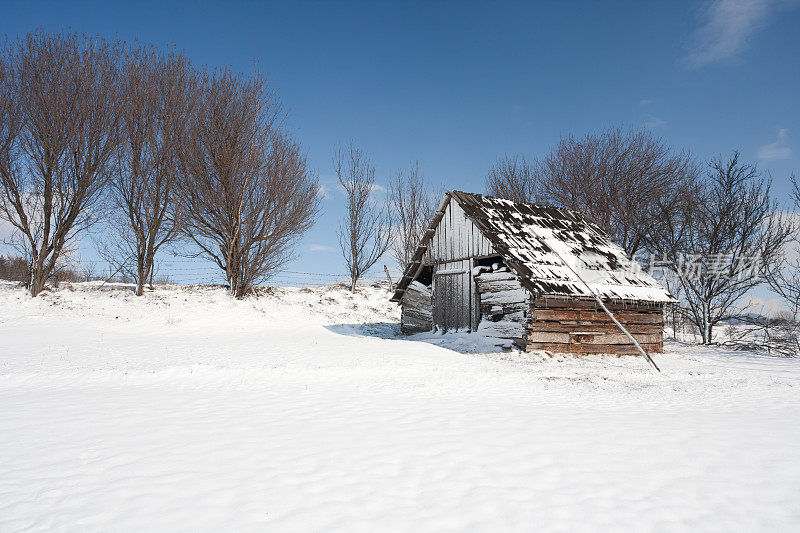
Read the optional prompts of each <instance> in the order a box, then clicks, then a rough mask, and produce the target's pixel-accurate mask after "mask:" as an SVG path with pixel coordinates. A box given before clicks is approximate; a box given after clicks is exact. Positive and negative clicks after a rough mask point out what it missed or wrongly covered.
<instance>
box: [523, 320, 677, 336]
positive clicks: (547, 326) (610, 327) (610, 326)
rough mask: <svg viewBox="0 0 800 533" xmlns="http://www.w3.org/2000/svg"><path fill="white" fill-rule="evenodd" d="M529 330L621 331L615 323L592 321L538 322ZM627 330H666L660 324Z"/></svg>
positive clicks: (633, 325) (631, 327)
mask: <svg viewBox="0 0 800 533" xmlns="http://www.w3.org/2000/svg"><path fill="white" fill-rule="evenodd" d="M528 329H530V331H552V332H555V333H570V332H576V333H578V332H581V331H589V332H591V331H610V332H617V331H619V327H618V326H617V325H616V324H614V323H613V322H605V323H598V322H591V321H585V322H580V323H578V322H577V321H576V322H575V323H573V324H564V323H561V322H543V321H537V322H532V323H530V324H529V325H528ZM625 329H627V330H628V331H630V332H631V333H661V332H663V330H664V328H663V327H662V326H661V325H660V324H629V325H627V326H625Z"/></svg>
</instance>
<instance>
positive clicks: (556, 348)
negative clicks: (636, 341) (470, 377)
mask: <svg viewBox="0 0 800 533" xmlns="http://www.w3.org/2000/svg"><path fill="white" fill-rule="evenodd" d="M642 348H643V349H644V350H645V351H646V352H647V353H661V352H663V351H664V347H663V344H661V343H655V344H643V345H642ZM526 350H527V351H534V350H546V351H548V352H553V353H572V354H616V355H639V352H638V350H636V347H635V346H634V345H633V344H627V345H626V344H565V343H556V342H528V343H527V345H526Z"/></svg>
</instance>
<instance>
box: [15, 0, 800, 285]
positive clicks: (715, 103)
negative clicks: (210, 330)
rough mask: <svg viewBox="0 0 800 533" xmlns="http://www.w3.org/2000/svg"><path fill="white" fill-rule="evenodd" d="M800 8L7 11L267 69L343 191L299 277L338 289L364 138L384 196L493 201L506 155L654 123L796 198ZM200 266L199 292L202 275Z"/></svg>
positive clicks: (265, 6) (42, 7)
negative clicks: (408, 190) (406, 181)
mask: <svg viewBox="0 0 800 533" xmlns="http://www.w3.org/2000/svg"><path fill="white" fill-rule="evenodd" d="M799 8H800V2H798V1H796V0H793V1H792V0H773V1H767V0H762V1H756V2H741V1H731V0H726V1H721V2H713V3H695V2H677V1H675V2H672V1H664V2H585V3H579V2H542V3H529V4H524V5H520V3H494V2H492V3H489V2H486V3H468V2H424V3H395V2H381V3H373V2H353V3H347V2H296V3H288V2H287V3H235V2H230V3H227V4H224V5H223V4H205V3H198V4H195V3H171V2H158V3H151V4H148V3H140V2H137V3H125V4H123V3H77V2H76V3H69V4H67V3H38V2H25V3H22V2H19V3H17V2H14V3H5V2H4V3H3V5H2V7H1V8H0V10H1V11H2V14H3V16H2V17H1V18H0V33H3V34H6V35H8V36H9V37H11V38H13V37H15V36H17V35H19V34H23V33H25V32H28V31H30V30H32V29H35V28H37V27H41V28H44V29H46V30H49V31H58V30H62V29H67V28H71V29H73V30H76V31H80V32H86V33H90V34H101V35H104V36H107V37H121V38H124V39H127V40H133V39H139V40H140V41H143V42H152V43H155V44H157V45H167V44H171V45H175V46H177V47H178V48H179V49H182V50H184V51H185V52H186V54H187V55H188V56H189V57H190V58H191V59H192V60H193V61H194V62H195V63H197V64H206V65H209V66H212V67H213V66H220V65H228V64H229V65H232V66H233V67H234V68H236V69H239V70H243V71H249V70H251V69H252V68H254V62H256V64H257V65H258V67H257V68H259V69H260V70H261V71H262V72H263V73H264V74H265V75H266V76H267V77H268V78H269V79H270V80H271V81H272V83H273V84H274V86H275V87H276V88H277V90H278V91H279V94H280V96H281V99H282V101H283V103H284V104H285V105H286V106H287V108H289V110H290V112H291V114H290V118H289V120H290V123H291V125H292V127H293V128H294V130H295V133H296V136H297V138H298V140H300V141H301V143H302V144H303V146H304V147H305V150H306V151H307V154H308V156H309V159H310V162H311V165H312V167H313V168H314V169H315V170H316V171H317V172H318V174H319V177H320V181H321V183H322V184H323V185H324V186H325V187H326V188H328V189H329V190H330V191H331V192H330V194H329V195H327V198H326V199H325V200H324V205H323V208H324V213H323V215H322V217H321V218H320V220H319V222H318V224H317V225H316V227H315V228H314V229H313V230H312V231H311V232H310V233H309V234H308V235H307V237H306V238H305V239H304V240H303V242H302V244H301V246H300V248H299V253H300V257H299V259H298V260H297V261H296V263H294V264H293V265H292V266H291V267H290V268H291V270H293V271H301V272H313V273H323V274H336V273H341V272H343V267H342V266H341V260H340V258H339V255H338V245H337V241H336V227H337V224H338V220H339V218H340V217H341V215H342V207H341V206H342V198H341V195H340V194H338V193H337V191H336V188H335V177H334V176H333V175H332V169H331V163H330V156H331V150H332V149H333V147H334V146H335V145H337V144H338V143H344V142H347V141H348V140H349V139H350V138H352V139H355V141H356V142H357V143H358V144H359V145H360V146H361V147H362V148H364V149H365V150H366V151H367V152H368V154H369V155H370V156H371V157H372V159H373V160H374V162H375V165H376V175H377V181H378V182H379V183H385V181H386V180H387V178H388V177H389V174H390V172H391V171H393V170H396V169H398V168H401V167H407V166H408V163H409V161H410V160H412V159H418V160H419V161H420V164H421V166H422V169H423V172H424V174H425V176H426V178H427V179H428V180H429V181H431V182H432V183H434V184H436V185H442V186H443V187H445V188H448V189H461V190H466V191H475V192H482V191H483V188H484V176H485V173H486V170H487V169H488V167H489V166H490V165H491V164H492V162H493V161H494V160H495V158H497V157H498V156H500V155H502V154H504V153H523V154H526V155H529V156H534V155H541V154H543V153H545V152H546V151H547V150H548V148H549V147H550V146H551V145H552V144H553V143H555V142H556V141H557V140H558V138H559V136H560V135H563V134H568V133H576V134H583V133H586V132H588V131H593V130H598V129H603V128H606V127H608V126H610V125H614V124H627V125H633V126H645V127H649V128H653V130H654V131H655V132H656V133H658V134H659V135H661V136H663V137H664V138H665V139H666V140H667V141H668V142H669V143H670V144H671V145H672V146H674V147H676V148H687V149H690V150H691V151H692V152H693V153H694V154H695V155H697V156H699V157H701V158H709V157H712V156H717V155H720V154H728V153H730V151H731V150H733V149H735V148H736V149H740V150H741V151H742V154H743V157H744V158H745V159H746V160H749V161H753V162H758V163H759V165H760V167H761V168H762V169H764V170H766V171H769V172H770V173H771V174H772V176H773V179H774V181H775V189H776V191H777V192H778V193H779V194H780V195H782V196H785V193H786V191H787V190H788V187H787V183H788V180H787V176H788V175H789V174H790V173H791V172H792V171H800V165H798V155H799V154H800V143H798V139H800V98H799V97H798V87H800V32H798V30H800V9H799ZM85 248H86V249H85V251H84V253H85V254H86V255H87V256H91V255H92V251H91V249H90V247H89V246H86V247H85ZM387 262H388V258H387ZM191 268H195V267H194V266H192V267H191ZM191 268H187V273H186V276H187V277H192V276H194V277H198V276H200V274H199V273H198V272H199V271H192V270H191ZM197 268H201V267H197ZM209 273H213V270H212V269H209ZM203 275H205V274H203ZM174 277H178V276H177V275H176V276H174ZM203 280H206V278H203ZM291 280H292V278H291V277H290V276H289V277H285V278H282V279H279V280H278V281H291Z"/></svg>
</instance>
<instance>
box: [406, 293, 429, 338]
mask: <svg viewBox="0 0 800 533" xmlns="http://www.w3.org/2000/svg"><path fill="white" fill-rule="evenodd" d="M432 324H433V305H432V302H431V288H430V287H428V286H427V285H423V284H422V283H420V282H418V281H412V282H411V283H410V284H409V285H408V288H407V289H406V292H405V295H404V296H403V305H402V311H401V315H400V329H401V330H402V331H403V333H407V334H408V333H421V332H423V331H430V330H431V327H432Z"/></svg>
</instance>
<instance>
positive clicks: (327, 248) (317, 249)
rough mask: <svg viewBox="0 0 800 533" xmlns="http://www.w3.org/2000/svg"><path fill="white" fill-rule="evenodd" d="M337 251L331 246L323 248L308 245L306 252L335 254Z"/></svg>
mask: <svg viewBox="0 0 800 533" xmlns="http://www.w3.org/2000/svg"><path fill="white" fill-rule="evenodd" d="M336 250H337V249H336V248H334V247H333V246H325V245H324V244H309V245H308V251H310V252H335V251H336Z"/></svg>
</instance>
